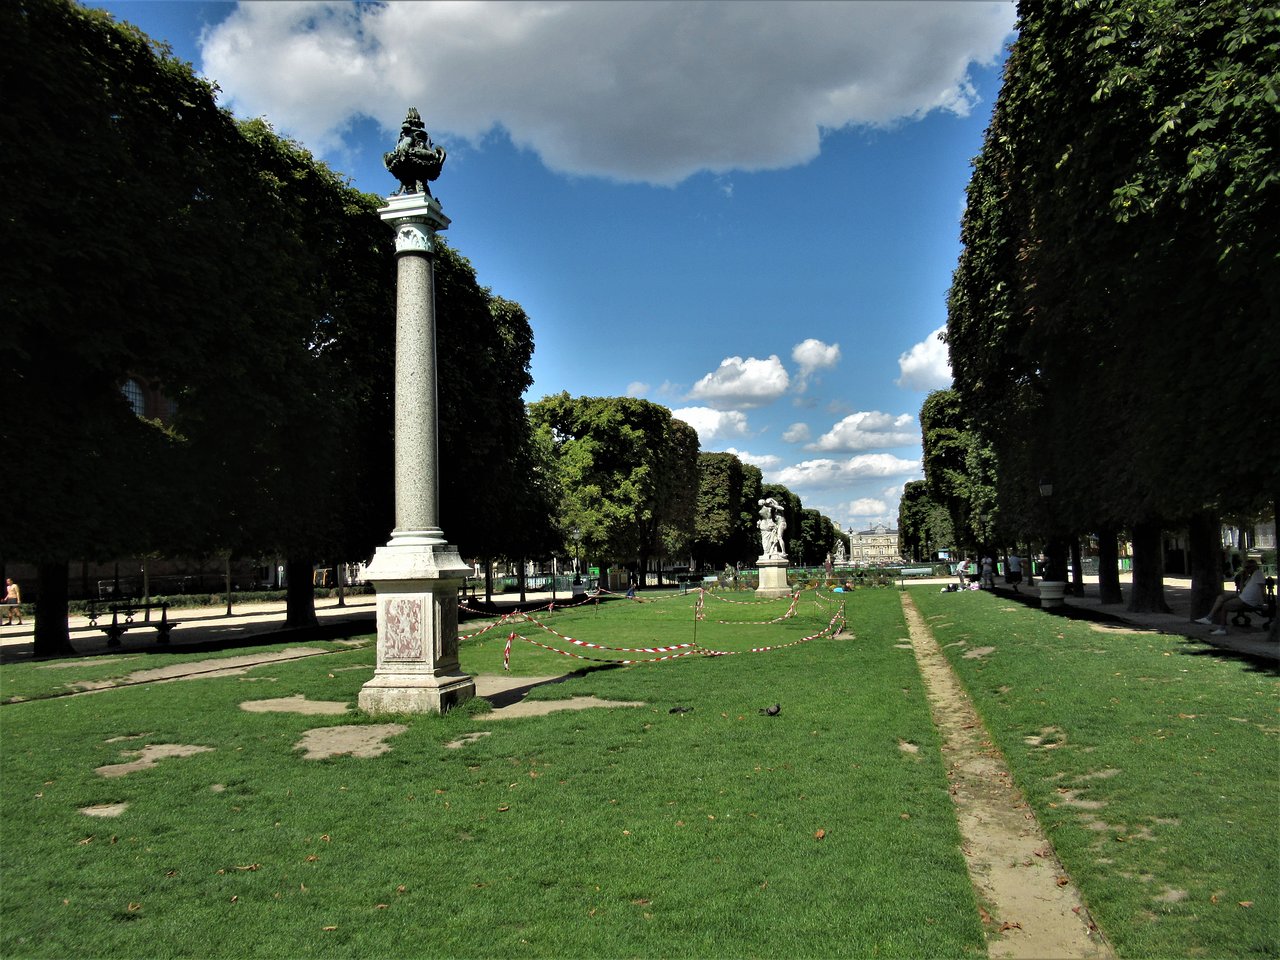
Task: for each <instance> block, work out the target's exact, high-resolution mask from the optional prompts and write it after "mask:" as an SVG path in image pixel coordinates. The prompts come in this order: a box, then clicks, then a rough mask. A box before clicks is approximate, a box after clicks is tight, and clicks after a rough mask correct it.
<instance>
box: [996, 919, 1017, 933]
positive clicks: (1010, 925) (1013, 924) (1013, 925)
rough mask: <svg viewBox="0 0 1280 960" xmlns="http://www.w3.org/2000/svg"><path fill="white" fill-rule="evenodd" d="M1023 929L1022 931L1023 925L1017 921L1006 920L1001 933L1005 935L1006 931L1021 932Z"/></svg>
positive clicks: (1001, 926) (1001, 927) (1001, 925)
mask: <svg viewBox="0 0 1280 960" xmlns="http://www.w3.org/2000/svg"><path fill="white" fill-rule="evenodd" d="M1021 929H1022V924H1020V923H1019V922H1018V921H1017V920H1006V921H1005V922H1004V923H1002V924H1000V932H1001V933H1004V932H1005V931H1006V930H1021Z"/></svg>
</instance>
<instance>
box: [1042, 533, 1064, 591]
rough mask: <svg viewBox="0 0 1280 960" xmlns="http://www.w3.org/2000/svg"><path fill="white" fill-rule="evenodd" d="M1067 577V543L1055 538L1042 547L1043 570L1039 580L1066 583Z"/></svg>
mask: <svg viewBox="0 0 1280 960" xmlns="http://www.w3.org/2000/svg"><path fill="white" fill-rule="evenodd" d="M1068 576H1069V573H1068V571H1067V543H1066V541H1065V540H1060V539H1058V538H1056V537H1055V538H1054V539H1053V540H1050V541H1049V542H1048V543H1046V544H1045V545H1044V570H1043V571H1042V572H1041V574H1040V579H1041V580H1055V581H1058V582H1061V583H1066V582H1067V578H1068Z"/></svg>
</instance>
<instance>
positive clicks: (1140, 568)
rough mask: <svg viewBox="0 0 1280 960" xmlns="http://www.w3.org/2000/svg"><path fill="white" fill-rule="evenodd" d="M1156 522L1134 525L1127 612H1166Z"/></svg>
mask: <svg viewBox="0 0 1280 960" xmlns="http://www.w3.org/2000/svg"><path fill="white" fill-rule="evenodd" d="M1161 534H1162V531H1161V528H1160V524H1159V523H1158V522H1156V523H1150V522H1148V523H1138V524H1134V527H1133V590H1132V591H1131V592H1130V594H1129V606H1128V607H1127V608H1126V609H1127V610H1128V611H1129V612H1130V613H1169V612H1170V610H1169V604H1167V603H1165V600H1164V543H1163V541H1162V539H1161Z"/></svg>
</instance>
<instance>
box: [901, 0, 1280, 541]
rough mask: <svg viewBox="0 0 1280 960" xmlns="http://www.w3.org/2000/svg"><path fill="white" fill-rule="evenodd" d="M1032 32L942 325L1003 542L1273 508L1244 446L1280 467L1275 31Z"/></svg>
mask: <svg viewBox="0 0 1280 960" xmlns="http://www.w3.org/2000/svg"><path fill="white" fill-rule="evenodd" d="M1019 14H1020V16H1019V24H1018V30H1019V33H1018V39H1017V41H1016V42H1015V43H1014V45H1013V48H1012V50H1011V52H1010V56H1009V59H1008V62H1007V65H1006V68H1005V79H1004V85H1003V87H1002V89H1001V93H1000V97H999V100H998V102H997V104H996V107H995V111H994V113H993V116H992V120H991V124H990V126H989V127H988V130H987V133H986V137H985V140H984V144H983V149H982V153H981V154H980V155H979V157H978V158H977V159H976V161H975V164H974V172H973V177H972V180H971V183H970V186H969V194H968V206H967V208H966V212H965V215H964V221H963V226H962V235H961V239H962V243H963V252H962V255H961V258H960V262H959V265H958V267H957V270H956V273H955V277H954V281H953V285H952V290H951V294H950V300H949V314H948V324H947V340H948V343H949V345H950V349H951V359H952V368H953V372H954V375H955V387H954V389H955V392H956V394H957V395H958V397H959V398H960V402H961V404H962V408H963V409H966V410H970V411H979V410H980V411H982V413H983V415H982V416H975V417H974V418H973V419H972V424H973V427H974V429H975V430H977V431H978V432H979V433H980V435H981V436H982V438H983V441H984V443H986V444H988V445H989V446H990V451H991V456H992V459H993V463H994V464H996V465H997V466H996V474H997V477H998V479H997V482H996V485H997V489H998V500H999V504H1000V509H1001V517H1002V518H1006V519H1007V520H1008V521H1009V524H1008V527H1007V528H1006V529H1009V528H1012V527H1016V526H1017V525H1018V524H1019V523H1021V524H1024V525H1026V526H1029V527H1032V528H1036V529H1039V531H1040V532H1042V533H1046V534H1048V535H1051V536H1053V535H1061V534H1063V533H1067V532H1070V531H1080V530H1087V529H1091V528H1092V529H1098V528H1101V527H1114V526H1116V525H1128V526H1130V527H1133V528H1136V527H1139V526H1151V525H1155V527H1156V529H1159V526H1160V525H1161V524H1165V525H1168V524H1178V523H1185V522H1186V521H1187V519H1188V518H1190V517H1192V516H1193V515H1196V514H1198V513H1199V512H1201V511H1203V510H1204V509H1206V508H1210V509H1214V510H1219V511H1232V510H1248V509H1256V508H1257V505H1258V504H1259V502H1260V501H1264V500H1269V501H1271V502H1272V503H1274V500H1275V496H1276V491H1277V490H1278V489H1280V459H1277V458H1276V457H1274V456H1265V455H1264V456H1259V455H1258V452H1257V451H1258V448H1257V446H1256V444H1254V443H1250V442H1245V443H1240V442H1236V441H1234V440H1233V439H1232V436H1233V435H1234V434H1235V433H1236V431H1237V430H1238V429H1239V428H1240V426H1241V425H1244V424H1247V425H1248V426H1247V427H1246V428H1244V429H1245V432H1246V433H1247V435H1248V436H1249V437H1251V438H1254V437H1256V438H1258V439H1259V440H1260V441H1261V442H1262V445H1263V447H1264V448H1268V449H1273V448H1274V447H1275V446H1276V444H1275V421H1274V417H1275V412H1276V410H1277V409H1280V393H1278V388H1277V378H1276V377H1275V375H1274V370H1275V360H1276V357H1277V354H1278V351H1277V350H1276V330H1277V324H1276V319H1277V317H1276V313H1277V300H1276V292H1277V291H1276V287H1277V283H1280V239H1278V235H1277V233H1276V231H1275V229H1274V224H1275V223H1277V222H1280V174H1278V172H1277V169H1278V168H1277V160H1278V159H1280V158H1278V157H1277V154H1276V150H1277V146H1278V145H1280V102H1278V98H1277V82H1278V81H1277V76H1280V70H1278V68H1280V13H1278V12H1277V11H1276V10H1275V9H1274V8H1268V7H1265V6H1257V5H1254V6H1250V5H1241V4H1239V3H1236V2H1234V0H1206V2H1202V3H1196V4H1185V3H1181V2H1177V0H1154V2H1147V3H1141V4H1139V3H1136V2H1133V0H1100V2H1097V3H1090V4H1081V3H1075V2H1071V0H1054V2H1049V3H1036V4H1030V3H1024V4H1020V6H1019ZM922 420H923V416H922ZM1042 478H1043V479H1048V480H1050V481H1051V482H1052V483H1053V486H1054V494H1053V501H1052V509H1051V511H1049V510H1046V509H1045V508H1044V506H1043V505H1041V506H1039V507H1037V504H1036V502H1035V501H1036V493H1035V488H1036V485H1037V484H1038V481H1039V480H1040V479H1042ZM931 490H937V488H936V487H935V486H932V485H931ZM1273 509H1274V508H1273ZM1015 518H1016V519H1015ZM1157 549H1158V542H1157Z"/></svg>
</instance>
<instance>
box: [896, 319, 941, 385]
mask: <svg viewBox="0 0 1280 960" xmlns="http://www.w3.org/2000/svg"><path fill="white" fill-rule="evenodd" d="M946 330H947V328H946V327H945V326H942V327H939V328H938V329H937V330H935V331H933V333H931V334H929V336H927V337H926V338H925V339H924V340H922V341H921V342H920V343H917V344H916V345H915V346H914V347H912V348H911V349H910V350H908V351H907V352H906V353H904V354H902V355H901V356H900V357H898V370H899V371H900V372H901V376H899V377H898V379H897V380H895V381H894V383H896V384H897V385H898V386H900V387H906V388H908V389H909V390H945V389H947V387H949V386H951V357H950V355H949V354H948V353H947V345H946V344H945V343H943V342H942V335H943V334H944V333H946Z"/></svg>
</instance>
